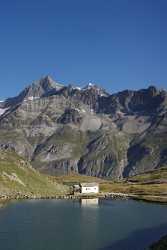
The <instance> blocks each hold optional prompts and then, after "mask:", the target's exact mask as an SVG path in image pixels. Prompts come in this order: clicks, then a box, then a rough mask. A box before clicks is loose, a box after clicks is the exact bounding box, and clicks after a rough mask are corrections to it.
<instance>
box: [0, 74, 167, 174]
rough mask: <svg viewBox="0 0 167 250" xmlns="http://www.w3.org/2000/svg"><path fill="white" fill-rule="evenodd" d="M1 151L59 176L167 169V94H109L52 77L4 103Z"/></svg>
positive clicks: (149, 91) (0, 104) (144, 91)
mask: <svg viewBox="0 0 167 250" xmlns="http://www.w3.org/2000/svg"><path fill="white" fill-rule="evenodd" d="M0 148H2V149H3V148H9V149H14V150H15V151H16V152H17V153H18V154H19V155H20V156H21V157H24V158H26V159H27V160H28V161H29V162H30V163H31V165H32V166H33V168H35V169H38V170H39V171H40V172H42V173H46V174H50V175H53V176H58V175H68V174H83V175H89V176H95V177H112V178H113V179H123V178H126V177H128V176H133V175H136V174H140V173H143V172H145V171H149V170H154V169H157V168H160V167H163V166H166V164H167V92H166V91H165V90H159V89H157V88H156V87H154V86H150V87H148V88H147V89H141V90H124V91H122V92H118V93H115V94H112V93H111V94H110V93H107V91H105V90H104V89H103V88H101V87H99V86H97V85H96V84H90V83H89V84H87V85H86V86H85V87H83V88H79V87H76V86H72V85H68V86H64V85H62V84H59V83H57V82H56V81H54V80H53V79H52V78H51V77H49V76H46V77H44V78H42V79H40V80H38V81H35V82H33V83H32V84H30V85H29V86H28V87H26V88H25V89H24V90H23V91H22V92H21V93H20V94H19V95H18V96H16V97H13V98H9V99H7V100H5V101H4V102H0Z"/></svg>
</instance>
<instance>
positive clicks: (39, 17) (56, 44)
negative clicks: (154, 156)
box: [0, 0, 167, 99]
mask: <svg viewBox="0 0 167 250" xmlns="http://www.w3.org/2000/svg"><path fill="white" fill-rule="evenodd" d="M166 13H167V1H166V0H140V1H139V0H47V1H46V0H29V1H25V0H15V1H13V0H5V1H1V5H0V90H1V91H0V98H1V99H2V98H6V97H8V96H14V95H16V94H17V93H18V92H19V91H20V90H22V89H23V88H24V87H25V86H26V85H28V84H29V83H31V82H32V81H33V80H36V79H39V78H41V77H42V76H44V75H47V74H50V75H51V76H52V77H54V78H55V79H56V80H57V81H58V82H61V83H64V84H68V83H72V84H77V85H81V86H82V85H84V84H86V83H87V82H95V83H98V84H99V85H101V86H102V87H104V88H106V89H107V90H109V91H111V92H116V91H118V90H123V89H139V88H144V87H147V86H148V85H150V84H156V85H157V86H158V87H163V88H166V87H167V14H166Z"/></svg>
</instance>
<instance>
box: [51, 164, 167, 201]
mask: <svg viewBox="0 0 167 250" xmlns="http://www.w3.org/2000/svg"><path fill="white" fill-rule="evenodd" d="M51 178H52V177H51ZM162 179H163V180H165V179H167V168H162V169H158V170H155V171H150V172H148V173H145V174H142V175H136V176H134V177H131V178H130V179H126V180H123V181H120V182H114V181H109V180H104V179H99V178H96V177H90V176H84V175H69V176H59V177H53V180H56V181H57V182H58V183H63V184H66V185H72V184H74V183H80V182H98V183H99V184H100V191H101V192H106V193H108V192H116V193H126V194H135V195H136V196H137V197H138V198H139V199H144V200H148V201H161V202H167V183H163V182H162V183H160V184H156V183H155V184H154V183H152V182H151V183H150V184H148V183H146V184H145V183H144V181H152V180H153V181H155V182H156V181H158V180H162ZM130 180H131V181H132V180H133V181H135V182H134V183H132V182H130Z"/></svg>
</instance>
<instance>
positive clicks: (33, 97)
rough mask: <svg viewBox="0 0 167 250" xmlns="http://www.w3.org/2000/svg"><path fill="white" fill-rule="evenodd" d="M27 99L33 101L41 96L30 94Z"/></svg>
mask: <svg viewBox="0 0 167 250" xmlns="http://www.w3.org/2000/svg"><path fill="white" fill-rule="evenodd" d="M27 99H28V100H29V101H33V100H36V99H39V96H28V97H27Z"/></svg>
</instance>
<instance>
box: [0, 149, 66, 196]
mask: <svg viewBox="0 0 167 250" xmlns="http://www.w3.org/2000/svg"><path fill="white" fill-rule="evenodd" d="M66 192H67V188H66V187H65V186H63V185H61V184H57V183H56V182H52V181H51V180H49V178H48V177H47V176H46V175H43V174H40V173H38V172H37V171H36V170H35V169H33V168H32V166H31V165H30V164H29V162H27V161H25V160H24V159H23V158H21V157H20V156H18V155H17V154H16V153H15V152H14V151H13V150H9V149H6V150H4V149H3V150H0V198H1V197H6V198H15V197H18V198H23V197H30V198H31V197H32V198H34V197H36V198H38V197H44V198H45V197H52V196H55V195H56V194H59V195H61V194H64V193H66Z"/></svg>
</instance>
